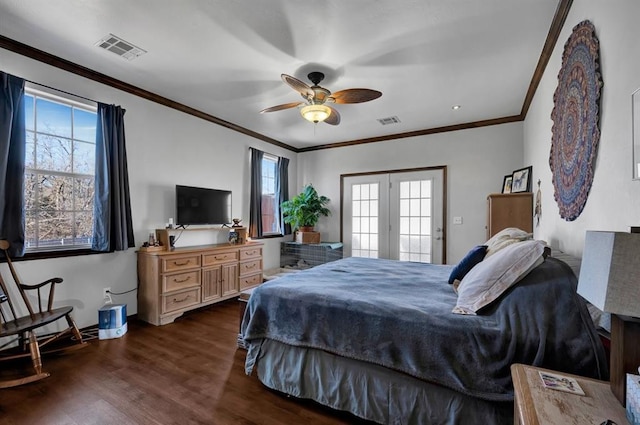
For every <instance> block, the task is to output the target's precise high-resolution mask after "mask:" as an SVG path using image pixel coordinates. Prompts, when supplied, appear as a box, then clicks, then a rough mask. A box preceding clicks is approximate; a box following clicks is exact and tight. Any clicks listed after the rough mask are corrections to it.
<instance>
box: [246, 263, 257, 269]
mask: <svg viewBox="0 0 640 425" xmlns="http://www.w3.org/2000/svg"><path fill="white" fill-rule="evenodd" d="M255 267H256V265H255V264H245V265H244V268H245V269H253V268H255Z"/></svg>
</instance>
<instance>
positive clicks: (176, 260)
mask: <svg viewBox="0 0 640 425" xmlns="http://www.w3.org/2000/svg"><path fill="white" fill-rule="evenodd" d="M138 279H139V280H140V288H139V294H138V318H140V319H142V320H144V321H145V322H149V323H152V324H154V325H165V324H167V323H171V322H173V321H174V320H175V319H176V318H177V317H179V316H181V315H182V314H183V313H184V312H185V311H188V310H192V309H194V308H198V307H202V306H205V305H209V304H213V303H216V302H219V301H223V300H227V299H230V298H233V297H237V296H238V294H240V292H242V291H244V290H246V289H248V288H252V287H255V286H258V285H260V284H261V283H262V244H261V243H259V242H248V243H245V244H240V245H230V244H220V245H208V246H199V247H186V248H175V249H174V250H165V251H151V252H149V251H146V252H145V251H139V252H138Z"/></svg>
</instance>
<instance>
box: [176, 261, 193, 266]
mask: <svg viewBox="0 0 640 425" xmlns="http://www.w3.org/2000/svg"><path fill="white" fill-rule="evenodd" d="M190 262H191V260H187V261H183V262H182V263H178V262H177V261H174V262H173V265H174V266H186V265H187V264H189V263H190Z"/></svg>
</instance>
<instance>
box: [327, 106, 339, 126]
mask: <svg viewBox="0 0 640 425" xmlns="http://www.w3.org/2000/svg"><path fill="white" fill-rule="evenodd" d="M327 108H329V109H331V115H329V118H327V119H326V120H324V122H326V123H327V124H330V125H338V124H340V114H339V113H338V111H337V110H335V109H334V108H332V107H331V106H327Z"/></svg>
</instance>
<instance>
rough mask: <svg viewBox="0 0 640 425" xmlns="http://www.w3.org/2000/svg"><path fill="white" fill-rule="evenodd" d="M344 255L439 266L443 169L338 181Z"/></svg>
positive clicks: (441, 254)
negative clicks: (340, 187) (340, 198)
mask: <svg viewBox="0 0 640 425" xmlns="http://www.w3.org/2000/svg"><path fill="white" fill-rule="evenodd" d="M342 185H343V187H342V193H343V199H342V206H343V214H342V231H343V244H344V253H345V256H352V257H373V258H390V259H396V260H401V261H418V262H423V263H434V264H441V263H442V262H443V259H444V255H443V251H444V230H443V229H444V226H443V222H444V199H443V198H444V168H437V169H428V170H419V171H408V172H389V173H380V174H363V175H349V176H343V178H342Z"/></svg>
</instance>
